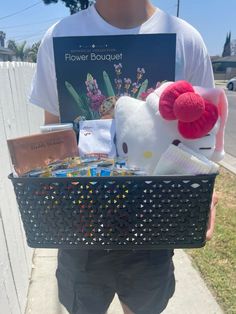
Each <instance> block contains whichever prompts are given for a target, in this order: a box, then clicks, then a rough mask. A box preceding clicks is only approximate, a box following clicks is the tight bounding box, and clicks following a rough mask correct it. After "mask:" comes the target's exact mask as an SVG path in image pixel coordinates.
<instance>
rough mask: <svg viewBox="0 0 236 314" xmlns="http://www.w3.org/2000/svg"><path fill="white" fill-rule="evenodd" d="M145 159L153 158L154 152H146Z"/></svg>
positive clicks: (144, 153)
mask: <svg viewBox="0 0 236 314" xmlns="http://www.w3.org/2000/svg"><path fill="white" fill-rule="evenodd" d="M143 157H144V158H152V152H151V151H150V150H146V151H145V152H143Z"/></svg>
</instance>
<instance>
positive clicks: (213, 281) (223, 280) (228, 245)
mask: <svg viewBox="0 0 236 314" xmlns="http://www.w3.org/2000/svg"><path fill="white" fill-rule="evenodd" d="M215 187H216V192H217V195H218V197H219V203H218V205H217V211H216V225H215V231H214V236H213V238H212V240H211V241H209V242H208V243H207V244H206V246H205V247H204V248H203V249H197V250H187V253H188V254H190V256H191V257H192V260H193V264H194V265H195V266H196V267H197V268H198V269H199V271H200V272H201V274H202V277H203V278H204V280H205V282H206V283H207V285H208V287H209V288H210V290H211V291H212V292H213V294H214V295H215V297H216V299H217V301H218V303H219V304H220V305H221V307H222V308H223V309H224V311H225V313H227V314H235V313H236V175H234V174H232V173H230V172H229V171H227V170H225V169H224V168H221V170H220V175H219V176H218V177H217V179H216V185H215Z"/></svg>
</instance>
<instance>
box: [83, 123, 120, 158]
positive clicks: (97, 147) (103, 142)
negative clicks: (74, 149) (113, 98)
mask: <svg viewBox="0 0 236 314" xmlns="http://www.w3.org/2000/svg"><path fill="white" fill-rule="evenodd" d="M79 125H80V131H79V144H78V146H79V155H80V156H82V157H83V156H88V155H93V154H96V155H101V156H104V157H106V156H107V157H110V158H113V157H115V156H116V146H115V143H114V139H115V121H114V119H100V120H85V121H80V123H79Z"/></svg>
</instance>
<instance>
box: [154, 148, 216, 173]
mask: <svg viewBox="0 0 236 314" xmlns="http://www.w3.org/2000/svg"><path fill="white" fill-rule="evenodd" d="M218 169H219V166H218V165H217V164H216V163H214V162H213V161H211V160H209V159H207V158H206V157H205V156H203V155H201V154H199V153H196V152H195V151H193V150H192V149H190V148H188V147H187V146H185V145H184V144H182V143H180V144H179V145H178V146H176V145H174V144H171V145H170V146H169V147H168V149H167V150H166V151H165V152H164V154H163V155H162V156H161V158H160V160H159V162H158V163H157V166H156V168H155V170H154V173H153V174H154V175H178V174H181V175H191V174H192V175H196V174H210V173H217V171H218Z"/></svg>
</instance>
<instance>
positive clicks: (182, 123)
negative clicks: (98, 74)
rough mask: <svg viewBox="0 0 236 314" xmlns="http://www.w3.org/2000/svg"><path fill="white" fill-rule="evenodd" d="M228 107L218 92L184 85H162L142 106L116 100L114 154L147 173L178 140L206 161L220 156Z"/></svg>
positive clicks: (123, 99)
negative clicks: (115, 142)
mask: <svg viewBox="0 0 236 314" xmlns="http://www.w3.org/2000/svg"><path fill="white" fill-rule="evenodd" d="M227 114H228V103H227V98H226V95H225V93H224V91H223V89H219V88H203V87H199V86H192V85H191V84H190V83H188V82H186V81H177V82H175V83H173V82H167V83H164V84H162V85H161V86H160V87H159V88H157V89H156V90H155V91H154V92H153V93H151V94H150V95H149V96H148V97H147V99H146V101H142V100H137V99H135V98H131V97H128V96H123V97H120V98H119V100H118V101H117V103H116V107H115V122H116V141H117V152H118V155H119V156H121V157H128V164H129V165H130V166H137V167H139V168H141V169H144V170H145V171H146V172H147V174H152V173H153V171H154V169H155V167H156V165H157V162H158V161H159V160H160V158H161V156H162V154H163V153H164V152H165V151H166V150H167V149H168V147H169V145H170V144H171V143H173V141H175V140H178V141H180V142H182V143H183V144H184V145H186V146H188V147H189V148H190V149H192V150H194V151H196V152H197V153H201V154H203V155H204V156H205V157H207V158H208V159H210V160H213V161H220V160H221V159H223V156H224V129H225V123H226V120H227Z"/></svg>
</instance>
